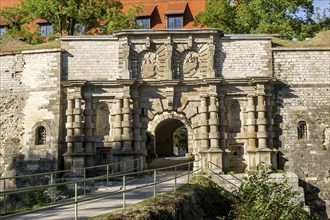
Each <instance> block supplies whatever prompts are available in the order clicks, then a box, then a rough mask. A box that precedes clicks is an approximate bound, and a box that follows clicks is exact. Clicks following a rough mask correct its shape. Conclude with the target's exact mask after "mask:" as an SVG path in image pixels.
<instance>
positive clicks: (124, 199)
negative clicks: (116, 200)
mask: <svg viewBox="0 0 330 220" xmlns="http://www.w3.org/2000/svg"><path fill="white" fill-rule="evenodd" d="M125 208H126V176H125V175H124V176H123V209H125Z"/></svg>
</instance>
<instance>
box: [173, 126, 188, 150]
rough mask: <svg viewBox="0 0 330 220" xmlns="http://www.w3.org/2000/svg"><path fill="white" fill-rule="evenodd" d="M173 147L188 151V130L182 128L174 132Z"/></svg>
mask: <svg viewBox="0 0 330 220" xmlns="http://www.w3.org/2000/svg"><path fill="white" fill-rule="evenodd" d="M173 147H175V148H178V149H182V150H187V149H188V140H187V128H186V127H185V126H181V127H179V128H177V129H176V130H175V131H174V132H173Z"/></svg>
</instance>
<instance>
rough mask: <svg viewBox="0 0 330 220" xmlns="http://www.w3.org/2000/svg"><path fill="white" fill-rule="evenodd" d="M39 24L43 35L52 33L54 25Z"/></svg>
mask: <svg viewBox="0 0 330 220" xmlns="http://www.w3.org/2000/svg"><path fill="white" fill-rule="evenodd" d="M38 25H39V31H40V34H41V36H47V35H50V34H52V32H53V27H52V24H51V23H39V24H38Z"/></svg>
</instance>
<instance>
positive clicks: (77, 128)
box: [73, 97, 84, 152]
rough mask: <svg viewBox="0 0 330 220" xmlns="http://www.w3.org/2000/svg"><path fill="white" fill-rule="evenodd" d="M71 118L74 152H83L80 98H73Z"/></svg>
mask: <svg viewBox="0 0 330 220" xmlns="http://www.w3.org/2000/svg"><path fill="white" fill-rule="evenodd" d="M73 116H74V122H73V134H74V137H75V141H74V144H73V146H74V152H83V151H84V149H83V141H84V136H83V134H82V129H83V123H82V121H81V116H82V109H81V98H80V97H78V98H75V105H74V109H73Z"/></svg>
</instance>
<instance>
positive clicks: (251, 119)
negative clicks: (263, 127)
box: [246, 94, 258, 170]
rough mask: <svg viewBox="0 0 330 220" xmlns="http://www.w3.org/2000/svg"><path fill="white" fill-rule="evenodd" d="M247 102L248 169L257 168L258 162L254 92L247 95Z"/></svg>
mask: <svg viewBox="0 0 330 220" xmlns="http://www.w3.org/2000/svg"><path fill="white" fill-rule="evenodd" d="M247 98H248V103H247V107H246V112H247V123H246V124H247V130H248V131H247V140H248V146H247V154H248V158H247V165H248V166H247V168H248V169H249V170H255V169H256V168H257V164H258V158H257V154H256V150H257V146H256V145H257V143H256V119H255V114H256V107H255V104H254V98H255V96H254V94H249V95H248V96H247Z"/></svg>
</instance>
